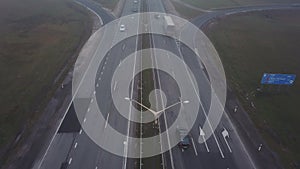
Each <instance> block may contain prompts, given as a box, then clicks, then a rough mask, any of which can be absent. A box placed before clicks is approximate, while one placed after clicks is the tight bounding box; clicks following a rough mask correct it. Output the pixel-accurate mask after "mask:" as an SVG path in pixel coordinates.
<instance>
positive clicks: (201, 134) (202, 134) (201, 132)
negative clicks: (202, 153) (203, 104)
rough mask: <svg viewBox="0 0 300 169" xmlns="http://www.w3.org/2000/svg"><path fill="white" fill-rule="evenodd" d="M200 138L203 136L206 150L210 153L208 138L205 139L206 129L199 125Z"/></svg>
mask: <svg viewBox="0 0 300 169" xmlns="http://www.w3.org/2000/svg"><path fill="white" fill-rule="evenodd" d="M199 135H200V136H199V139H200V137H202V139H203V141H204V145H205V148H206V151H207V152H208V153H209V148H208V145H207V143H206V140H205V137H204V136H205V133H204V131H203V130H202V128H201V127H200V126H199ZM198 142H199V143H200V140H199V141H198Z"/></svg>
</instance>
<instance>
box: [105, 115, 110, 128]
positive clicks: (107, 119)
mask: <svg viewBox="0 0 300 169" xmlns="http://www.w3.org/2000/svg"><path fill="white" fill-rule="evenodd" d="M108 118H109V113H108V114H107V117H106V121H105V126H104V128H106V127H107V123H108Z"/></svg>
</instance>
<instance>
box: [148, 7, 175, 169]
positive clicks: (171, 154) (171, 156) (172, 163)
mask: <svg viewBox="0 0 300 169" xmlns="http://www.w3.org/2000/svg"><path fill="white" fill-rule="evenodd" d="M148 10H149V11H150V6H149V5H148ZM151 28H152V23H151V20H150V29H151ZM151 39H152V44H153V48H155V42H154V36H152V38H151ZM154 55H155V50H154ZM154 55H153V59H151V61H152V66H153V67H154V64H155V65H156V66H158V63H157V60H156V59H155V56H154ZM151 56H152V55H151ZM153 60H155V63H154V61H153ZM157 76H158V78H157V79H158V87H159V88H160V89H161V83H160V78H159V72H158V73H157ZM174 77H175V75H174ZM154 80H155V79H154ZM160 98H161V102H162V105H164V101H163V96H162V93H160ZM156 100H158V99H157V96H156ZM163 115H164V122H165V126H166V128H168V123H167V120H166V119H167V117H166V113H163ZM166 134H167V141H168V146H169V147H168V148H169V150H170V151H169V154H170V161H171V167H172V169H174V168H175V166H174V161H173V153H172V148H171V146H170V145H171V142H170V136H169V131H168V130H166ZM160 138H161V137H160ZM161 146H162V145H161ZM162 161H163V162H164V158H163V153H162ZM163 168H164V167H163Z"/></svg>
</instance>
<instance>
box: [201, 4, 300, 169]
mask: <svg viewBox="0 0 300 169" xmlns="http://www.w3.org/2000/svg"><path fill="white" fill-rule="evenodd" d="M299 20H300V10H298V11H273V12H270V11H269V12H257V13H248V14H241V15H237V16H230V17H228V18H224V19H222V20H219V21H217V22H215V23H214V24H211V25H210V26H208V27H207V28H206V29H205V32H206V33H207V35H208V36H209V38H210V39H211V40H212V42H213V43H214V45H215V47H216V49H217V51H218V52H219V54H220V57H221V59H222V61H223V65H224V68H225V71H226V75H227V79H228V81H229V84H230V87H231V88H233V89H234V90H235V92H236V94H237V95H238V96H239V98H240V100H241V101H242V102H243V104H244V107H245V108H246V110H247V111H248V112H249V114H250V116H251V117H252V119H253V121H254V122H255V124H256V125H257V127H258V128H259V130H260V132H261V133H262V135H263V136H264V138H265V139H266V140H267V142H268V144H269V145H270V147H271V148H272V149H273V150H275V151H276V152H277V153H278V154H279V155H280V157H281V159H282V162H283V163H284V165H285V166H286V168H292V167H291V166H292V164H295V163H298V164H299V162H300V135H299V133H300V126H299V121H300V111H299V109H300V104H299V97H300V79H299V78H298V79H296V82H295V84H294V85H293V86H291V87H289V88H288V90H286V89H287V88H284V87H281V91H285V92H281V93H278V92H277V90H278V86H270V87H271V88H269V87H265V88H264V89H265V90H266V91H268V90H269V89H270V91H271V92H268V94H264V95H256V96H252V95H251V93H253V92H254V91H255V90H256V88H257V87H260V79H261V77H262V74H263V73H264V72H271V73H294V74H296V75H297V76H298V77H299V76H300V56H299V54H300V48H299V44H300V22H299ZM247 96H248V97H249V100H247V99H246V97H247ZM250 101H253V102H254V104H255V107H256V108H252V107H251V106H250Z"/></svg>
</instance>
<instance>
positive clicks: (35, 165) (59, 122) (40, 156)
mask: <svg viewBox="0 0 300 169" xmlns="http://www.w3.org/2000/svg"><path fill="white" fill-rule="evenodd" d="M74 2H75V3H77V4H79V5H82V6H83V7H85V8H86V9H87V10H89V11H90V12H91V13H92V14H94V15H95V16H96V17H97V18H98V19H99V22H100V24H101V26H102V25H103V20H102V18H101V17H100V16H99V15H98V14H97V13H96V12H95V11H94V10H92V9H91V8H89V7H87V6H86V5H84V4H82V3H81V2H78V1H76V0H75V1H74ZM94 22H95V21H94ZM94 24H95V23H94ZM94 36H95V32H94V33H92V34H91V36H90V37H89V39H88V40H87V41H86V42H85V43H84V45H83V47H82V48H81V51H80V52H79V55H80V53H81V52H82V50H84V49H85V50H86V49H87V48H90V47H89V45H87V44H88V43H90V42H91V41H93V40H94ZM69 73H71V74H73V70H70V72H69ZM66 78H69V77H66ZM71 85H72V84H71ZM71 90H72V89H71ZM73 100H74V97H73V96H72V95H71V96H69V97H67V98H65V99H64V102H66V101H67V102H68V103H67V104H66V103H65V104H63V105H62V106H61V108H60V109H63V107H66V109H65V110H61V111H64V112H63V113H62V114H61V115H60V117H59V119H57V122H56V123H55V124H57V125H54V126H57V127H56V129H55V127H53V128H52V130H54V129H55V132H54V133H53V136H52V137H50V136H51V135H52V134H51V133H49V137H50V138H49V140H50V141H48V143H49V144H47V143H46V142H47V141H45V145H44V147H43V148H42V149H41V151H40V153H39V154H38V155H37V157H36V159H35V160H34V161H33V163H32V166H31V167H32V168H33V169H39V168H40V167H41V165H42V163H43V161H44V159H45V157H46V155H47V153H48V151H49V149H50V147H51V145H52V143H53V141H54V139H55V136H56V135H57V133H58V130H59V128H60V126H61V125H62V123H63V121H64V119H65V117H66V115H67V113H68V110H69V109H70V107H71V105H72V103H73ZM52 132H53V131H52Z"/></svg>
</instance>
